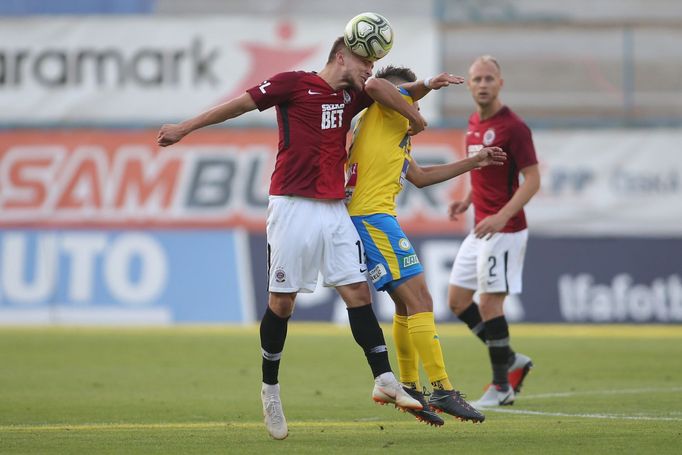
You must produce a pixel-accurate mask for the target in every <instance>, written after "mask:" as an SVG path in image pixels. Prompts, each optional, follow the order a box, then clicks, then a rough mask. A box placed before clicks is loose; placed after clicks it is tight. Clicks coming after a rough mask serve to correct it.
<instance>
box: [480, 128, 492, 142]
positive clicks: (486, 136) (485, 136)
mask: <svg viewBox="0 0 682 455" xmlns="http://www.w3.org/2000/svg"><path fill="white" fill-rule="evenodd" d="M494 141H495V130H494V129H492V128H488V129H487V130H486V131H485V133H483V145H490V144H492V143H493V142H494Z"/></svg>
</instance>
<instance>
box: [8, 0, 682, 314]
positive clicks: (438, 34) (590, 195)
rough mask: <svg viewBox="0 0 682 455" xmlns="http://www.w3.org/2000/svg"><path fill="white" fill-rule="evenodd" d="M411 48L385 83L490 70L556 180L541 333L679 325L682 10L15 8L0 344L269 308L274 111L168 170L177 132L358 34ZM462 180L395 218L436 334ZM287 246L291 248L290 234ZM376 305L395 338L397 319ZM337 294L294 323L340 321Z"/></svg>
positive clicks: (449, 4) (462, 117) (460, 91)
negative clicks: (498, 70)
mask: <svg viewBox="0 0 682 455" xmlns="http://www.w3.org/2000/svg"><path fill="white" fill-rule="evenodd" d="M368 8H370V9H371V10H373V11H377V12H380V13H382V14H384V15H385V16H387V17H388V18H389V19H390V20H391V23H392V25H393V27H394V30H395V33H396V41H395V44H394V48H393V50H392V51H391V53H390V54H389V56H387V57H386V58H385V59H384V60H382V61H380V62H379V63H378V65H377V66H378V67H380V66H383V65H384V64H389V63H392V64H399V65H407V66H410V67H412V68H414V69H415V71H416V72H417V74H418V75H419V76H421V77H427V76H429V75H432V74H436V73H438V72H440V71H449V72H452V73H455V74H460V75H466V71H467V69H468V66H469V64H470V63H471V61H472V60H473V59H474V58H475V57H476V56H478V55H481V54H492V55H494V56H496V57H497V58H498V60H499V61H500V63H501V65H502V70H503V76H504V78H505V87H504V89H503V92H502V94H501V97H502V100H503V101H504V102H505V103H506V104H508V105H509V106H510V107H512V108H513V109H514V110H515V111H516V112H517V113H519V114H520V115H521V116H522V117H524V118H525V119H526V121H527V122H528V124H529V125H530V126H531V128H532V130H533V134H534V139H535V145H536V148H537V152H538V157H539V160H540V163H541V173H542V183H543V187H542V190H541V192H540V193H539V194H538V195H536V197H535V198H534V199H533V200H532V201H531V203H530V204H529V205H528V207H527V214H528V219H529V225H530V233H531V237H530V241H529V245H528V251H527V257H526V267H525V273H524V292H523V294H522V295H520V296H514V297H511V298H509V299H508V301H507V304H508V306H509V308H508V309H509V314H510V315H511V316H512V319H515V320H517V321H528V322H569V323H570V322H608V323H623V322H634V323H644V322H646V323H652V322H653V323H680V322H682V278H681V277H682V188H681V185H682V181H681V175H682V149H681V146H680V143H682V132H681V131H682V130H681V129H680V126H681V125H682V3H680V2H677V1H673V0H650V1H643V0H642V1H636V0H627V1H618V0H603V1H583V0H576V1H573V2H560V1H555V0H551V1H544V2H536V1H531V0H516V1H514V0H507V1H502V0H487V1H473V0H469V1H465V0H460V1H444V0H441V1H436V0H432V1H424V2H406V1H389V0H384V1H375V2H372V4H371V7H369V6H367V5H366V2H360V1H356V0H347V1H345V2H342V3H334V4H331V3H329V4H328V2H318V1H312V0H310V1H309V0H303V1H275V0H261V1H260V2H248V3H247V2H241V1H218V0H197V1H195V2H184V1H177V0H156V1H152V0H127V1H123V0H118V1H113V0H112V1H104V0H100V1H95V0H93V1H77V0H64V1H60V2H52V1H47V0H44V1H38V0H32V1H31V0H25V1H18V0H14V1H12V0H8V1H4V2H0V43H2V44H1V45H0V324H34V323H48V324H78V323H83V324H168V323H182V322H230V323H243V322H246V323H248V322H252V321H254V320H257V319H259V317H260V315H261V313H262V311H263V309H264V307H265V304H266V299H267V290H266V266H265V259H266V258H265V250H266V249H265V235H264V220H265V207H266V205H267V188H268V182H269V176H270V173H271V170H272V165H273V162H274V153H275V151H276V143H277V132H276V129H275V117H274V111H273V112H265V113H250V114H248V115H246V116H244V117H243V118H240V119H237V120H235V121H230V122H227V124H224V125H221V126H219V127H215V128H210V129H207V130H205V131H200V132H197V133H195V134H193V135H191V136H189V137H187V138H186V140H184V141H183V142H182V143H180V144H178V145H176V146H174V147H171V148H169V149H159V148H158V147H157V146H156V145H155V139H156V132H157V130H158V128H159V126H160V125H161V124H163V123H168V122H175V121H180V120H183V119H185V118H188V117H190V116H193V115H195V114H197V113H199V112H201V111H203V110H205V109H206V108H208V107H210V106H212V105H215V104H217V103H219V102H221V101H224V100H227V99H230V98H231V97H233V96H235V95H238V94H240V93H242V92H243V91H244V90H245V89H246V88H248V87H250V86H252V85H255V84H257V83H259V82H260V81H262V80H264V79H266V78H267V77H269V76H271V75H273V74H275V73H277V72H280V71H287V70H292V69H304V70H319V69H321V68H322V67H323V66H324V63H325V61H326V57H327V54H328V52H329V46H330V44H331V42H332V41H333V39H334V38H335V37H336V36H339V35H340V34H341V33H342V30H343V26H344V25H345V23H346V21H347V20H348V19H349V18H350V17H352V16H354V15H355V14H358V13H360V12H362V11H365V10H367V9H368ZM422 108H423V113H424V114H425V116H426V117H427V119H428V120H429V123H430V128H429V130H428V131H426V132H425V133H422V134H421V135H419V136H417V137H415V140H414V150H413V154H414V156H415V158H416V159H417V160H418V161H419V162H420V163H421V164H433V163H441V162H446V161H451V160H454V159H459V158H461V157H463V156H464V154H463V134H462V130H463V129H464V128H465V127H466V122H467V119H468V116H469V114H470V113H471V111H472V110H473V103H472V101H471V98H470V96H469V94H468V93H467V91H466V89H465V88H464V87H452V88H449V89H447V90H444V91H441V92H436V93H433V94H431V95H429V97H427V99H425V102H424V103H423V105H422ZM467 185H468V179H467V178H459V179H456V180H454V181H451V182H447V183H444V184H441V185H438V186H435V187H431V188H428V189H425V190H417V189H415V188H414V187H409V186H408V187H407V188H406V189H405V191H404V192H403V193H402V194H401V196H400V200H399V208H400V218H401V220H402V223H403V225H404V227H405V228H406V231H407V233H408V235H410V237H411V239H412V240H413V243H414V244H415V246H416V247H417V249H418V252H419V254H420V258H421V260H422V262H423V263H424V265H425V268H426V276H427V280H428V282H429V285H430V288H431V292H432V294H433V297H434V304H435V311H436V315H437V317H438V318H439V319H440V320H451V319H452V316H451V315H450V314H449V311H448V310H447V307H446V304H445V292H446V287H447V277H448V274H449V268H450V266H451V264H452V260H453V258H454V256H455V254H456V252H457V248H458V246H459V243H460V242H461V240H462V238H463V236H464V235H465V234H466V232H467V231H468V229H470V228H471V219H468V220H462V221H461V222H458V223H453V222H450V221H448V220H447V217H446V208H447V204H448V202H449V201H450V200H451V199H452V198H456V197H458V196H461V195H462V194H464V192H465V191H466V189H467ZM292 235H294V234H293V233H292ZM387 300H388V299H387V298H386V297H385V296H384V295H377V296H376V302H377V305H378V309H379V311H378V312H379V314H380V316H381V317H382V318H383V319H385V320H388V319H389V318H390V316H391V314H392V304H391V303H390V302H389V301H387ZM345 314H346V313H345V310H344V306H343V304H342V302H340V300H339V299H338V297H337V296H336V295H335V293H334V292H333V291H332V290H329V289H319V290H318V291H317V292H316V293H314V294H312V295H301V296H300V297H299V299H298V301H297V311H296V316H295V317H296V319H298V320H333V321H343V320H344V318H345Z"/></svg>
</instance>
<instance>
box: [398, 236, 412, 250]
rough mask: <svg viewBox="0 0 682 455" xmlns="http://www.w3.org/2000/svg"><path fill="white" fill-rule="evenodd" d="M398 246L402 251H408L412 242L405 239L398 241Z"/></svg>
mask: <svg viewBox="0 0 682 455" xmlns="http://www.w3.org/2000/svg"><path fill="white" fill-rule="evenodd" d="M398 246H399V247H400V249H402V250H405V251H407V250H409V249H410V241H409V240H407V239H406V238H405V237H403V238H402V239H400V240H398Z"/></svg>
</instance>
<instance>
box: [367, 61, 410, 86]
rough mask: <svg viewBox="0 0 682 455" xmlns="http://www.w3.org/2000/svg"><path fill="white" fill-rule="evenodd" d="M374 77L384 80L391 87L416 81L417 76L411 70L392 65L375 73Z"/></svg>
mask: <svg viewBox="0 0 682 455" xmlns="http://www.w3.org/2000/svg"><path fill="white" fill-rule="evenodd" d="M376 77H378V78H382V79H386V80H387V81H389V82H390V83H392V84H393V85H400V84H404V83H406V82H414V81H416V80H417V76H415V74H414V72H412V70H411V69H409V68H405V67H400V66H393V65H388V66H385V67H383V68H381V69H380V70H379V71H378V72H377V74H376Z"/></svg>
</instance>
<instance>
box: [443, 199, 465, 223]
mask: <svg viewBox="0 0 682 455" xmlns="http://www.w3.org/2000/svg"><path fill="white" fill-rule="evenodd" d="M470 204H471V203H470V202H467V201H454V202H451V203H450V205H449V206H448V217H449V218H450V219H451V220H456V219H457V215H461V214H462V213H464V212H466V211H467V209H468V208H469V205H470Z"/></svg>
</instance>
